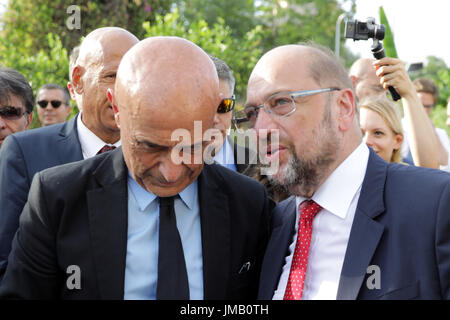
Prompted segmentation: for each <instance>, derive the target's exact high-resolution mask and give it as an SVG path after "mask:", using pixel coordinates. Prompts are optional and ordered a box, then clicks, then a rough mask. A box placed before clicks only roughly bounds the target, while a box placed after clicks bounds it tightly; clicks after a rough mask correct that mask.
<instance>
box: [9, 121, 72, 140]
mask: <svg viewBox="0 0 450 320" xmlns="http://www.w3.org/2000/svg"><path fill="white" fill-rule="evenodd" d="M65 125H66V122H64V123H58V124H54V125H51V126H47V127H41V128H36V129H30V130H25V131H21V132H17V133H14V134H13V136H14V137H15V138H16V141H17V142H19V143H20V142H27V141H36V140H40V139H44V138H51V137H54V138H57V137H58V134H59V132H60V131H61V129H62V128H63V127H64V126H65Z"/></svg>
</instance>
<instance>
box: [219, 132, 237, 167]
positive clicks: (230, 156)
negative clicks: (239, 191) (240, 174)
mask: <svg viewBox="0 0 450 320" xmlns="http://www.w3.org/2000/svg"><path fill="white" fill-rule="evenodd" d="M214 161H216V162H217V163H219V164H221V165H223V166H225V167H227V168H229V169H231V170H233V171H237V169H236V164H235V161H234V151H233V146H232V145H231V143H230V141H229V137H228V136H227V137H226V139H225V142H224V144H223V146H222V148H221V149H220V150H219V152H217V154H216V155H215V156H214Z"/></svg>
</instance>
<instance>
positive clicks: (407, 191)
mask: <svg viewBox="0 0 450 320" xmlns="http://www.w3.org/2000/svg"><path fill="white" fill-rule="evenodd" d="M342 183H343V184H344V183H345V181H342ZM295 212H296V205H295V197H293V196H292V197H290V198H288V199H286V200H285V201H283V202H280V203H279V204H278V206H277V207H276V208H275V209H274V211H273V227H272V234H271V238H270V241H269V244H268V247H267V251H266V254H265V257H264V262H263V267H262V271H261V278H260V288H259V293H258V297H259V299H262V300H268V299H272V296H273V294H274V291H275V290H276V289H277V286H278V281H279V279H280V276H281V272H282V267H283V265H284V262H285V257H286V256H287V255H288V254H289V245H290V243H291V241H292V237H293V233H294V230H295V229H294V224H295V218H296V216H295ZM369 266H377V267H379V271H380V272H379V276H380V278H379V280H380V286H379V288H373V289H370V287H372V286H370V285H368V283H370V284H374V282H373V280H374V278H373V276H374V275H375V273H374V271H373V270H371V269H370V268H369V270H368V267H369ZM337 299H344V300H353V299H450V174H448V173H446V172H443V171H440V170H433V169H425V168H420V167H411V166H407V165H400V164H392V163H391V164H388V163H386V162H385V161H383V160H382V159H381V158H380V157H378V155H376V154H375V152H373V150H370V156H369V162H368V165H367V171H366V175H365V177H364V181H363V185H362V188H361V194H360V198H359V201H358V205H357V208H356V212H355V217H354V220H353V225H352V228H351V231H350V238H349V241H348V245H347V251H346V253H345V258H344V263H343V266H342V271H341V277H340V281H339V287H338V292H337Z"/></svg>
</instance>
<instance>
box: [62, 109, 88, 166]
mask: <svg viewBox="0 0 450 320" xmlns="http://www.w3.org/2000/svg"><path fill="white" fill-rule="evenodd" d="M79 116H80V114H77V115H76V116H75V117H74V118H72V119H70V120H69V121H67V122H66V123H64V125H63V127H62V128H61V131H60V132H59V137H58V139H57V143H58V148H57V150H58V152H57V154H58V157H59V161H60V163H69V162H75V161H79V160H83V153H82V151H81V145H80V140H79V139H78V132H77V118H78V117H79Z"/></svg>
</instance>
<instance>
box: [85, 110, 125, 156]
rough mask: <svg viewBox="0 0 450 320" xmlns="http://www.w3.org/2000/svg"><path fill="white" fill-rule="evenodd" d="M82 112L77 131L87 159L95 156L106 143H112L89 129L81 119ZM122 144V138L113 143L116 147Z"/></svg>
mask: <svg viewBox="0 0 450 320" xmlns="http://www.w3.org/2000/svg"><path fill="white" fill-rule="evenodd" d="M81 116H82V113H81V112H80V113H79V114H78V117H77V133H78V139H79V140H80V145H81V150H82V152H83V158H84V159H87V158H90V157H93V156H95V155H96V154H97V153H98V152H99V150H100V149H101V148H103V147H104V146H105V145H111V144H108V143H106V142H104V141H103V140H102V139H100V138H99V137H97V136H96V135H95V133H93V132H92V131H91V130H89V129H88V127H86V126H85V124H84V123H83V121H82V120H81ZM120 145H121V142H120V140H119V141H117V142H116V143H114V144H113V146H115V147H119V146H120Z"/></svg>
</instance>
